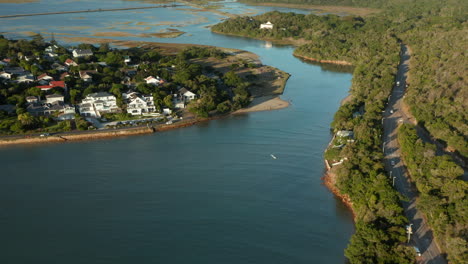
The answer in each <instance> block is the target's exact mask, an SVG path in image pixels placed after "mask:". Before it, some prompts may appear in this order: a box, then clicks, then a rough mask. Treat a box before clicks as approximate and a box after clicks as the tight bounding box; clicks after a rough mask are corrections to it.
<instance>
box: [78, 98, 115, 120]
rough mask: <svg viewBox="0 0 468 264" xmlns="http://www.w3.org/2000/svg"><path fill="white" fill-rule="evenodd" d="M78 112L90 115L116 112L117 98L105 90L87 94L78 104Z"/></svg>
mask: <svg viewBox="0 0 468 264" xmlns="http://www.w3.org/2000/svg"><path fill="white" fill-rule="evenodd" d="M79 108H80V114H81V115H84V116H90V117H100V116H101V115H102V114H105V113H118V112H120V108H119V107H118V106H117V99H116V98H115V96H114V95H112V94H110V93H106V92H99V93H92V94H88V95H87V96H86V98H85V99H83V101H82V102H81V104H80V105H79Z"/></svg>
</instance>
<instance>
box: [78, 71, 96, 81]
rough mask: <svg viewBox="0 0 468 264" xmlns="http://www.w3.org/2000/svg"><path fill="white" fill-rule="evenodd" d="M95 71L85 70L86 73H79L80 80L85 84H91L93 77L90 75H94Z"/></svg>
mask: <svg viewBox="0 0 468 264" xmlns="http://www.w3.org/2000/svg"><path fill="white" fill-rule="evenodd" d="M95 73H96V71H94V70H93V71H91V70H87V71H80V78H81V79H82V80H83V81H85V82H91V81H92V80H93V76H92V74H95Z"/></svg>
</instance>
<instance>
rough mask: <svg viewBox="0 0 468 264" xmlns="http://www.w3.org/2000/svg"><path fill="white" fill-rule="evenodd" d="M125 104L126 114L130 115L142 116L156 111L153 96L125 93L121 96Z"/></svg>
mask: <svg viewBox="0 0 468 264" xmlns="http://www.w3.org/2000/svg"><path fill="white" fill-rule="evenodd" d="M122 97H123V98H124V99H125V102H126V103H127V113H129V114H132V115H142V114H146V113H152V112H154V111H156V108H155V106H154V102H153V96H151V95H141V94H139V93H137V92H132V91H130V92H127V93H124V94H122Z"/></svg>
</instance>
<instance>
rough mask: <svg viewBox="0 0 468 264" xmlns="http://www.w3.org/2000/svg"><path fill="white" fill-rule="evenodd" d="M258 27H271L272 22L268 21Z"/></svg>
mask: <svg viewBox="0 0 468 264" xmlns="http://www.w3.org/2000/svg"><path fill="white" fill-rule="evenodd" d="M260 29H273V24H272V23H271V22H270V21H268V22H266V23H265V24H260Z"/></svg>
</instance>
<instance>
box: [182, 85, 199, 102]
mask: <svg viewBox="0 0 468 264" xmlns="http://www.w3.org/2000/svg"><path fill="white" fill-rule="evenodd" d="M179 94H180V95H181V96H182V97H183V98H184V100H185V101H186V102H190V101H191V100H193V99H195V98H196V97H197V95H196V94H194V93H192V92H191V91H189V90H187V88H181V89H179Z"/></svg>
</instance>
